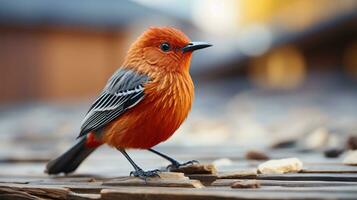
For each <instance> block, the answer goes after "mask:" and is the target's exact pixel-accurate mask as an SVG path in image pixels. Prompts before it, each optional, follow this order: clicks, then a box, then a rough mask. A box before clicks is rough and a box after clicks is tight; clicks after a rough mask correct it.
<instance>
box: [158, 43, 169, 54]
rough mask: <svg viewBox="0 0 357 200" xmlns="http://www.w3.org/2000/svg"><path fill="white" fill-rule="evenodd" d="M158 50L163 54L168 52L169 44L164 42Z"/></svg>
mask: <svg viewBox="0 0 357 200" xmlns="http://www.w3.org/2000/svg"><path fill="white" fill-rule="evenodd" d="M160 49H161V50H162V51H164V52H168V51H170V44H169V43H167V42H164V43H162V44H161V45H160Z"/></svg>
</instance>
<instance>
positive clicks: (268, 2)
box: [0, 0, 357, 159]
mask: <svg viewBox="0 0 357 200" xmlns="http://www.w3.org/2000/svg"><path fill="white" fill-rule="evenodd" d="M150 26H173V27H176V28H179V29H181V30H182V31H183V32H185V33H186V34H187V35H188V36H189V37H190V38H191V39H192V40H201V41H207V42H210V43H212V44H214V46H213V47H212V48H209V49H205V50H202V51H200V52H197V53H195V54H194V56H193V61H192V65H191V74H192V76H193V79H194V82H195V87H196V93H195V95H196V100H195V103H194V106H193V110H192V113H191V114H190V116H189V118H188V119H187V120H186V122H185V123H184V125H183V126H182V127H181V128H180V129H179V130H178V131H177V133H176V134H175V135H174V136H173V137H172V138H171V139H170V140H169V141H167V142H165V143H163V144H160V145H159V146H163V147H165V146H167V147H182V146H190V147H200V146H220V145H225V146H231V147H232V151H233V149H246V148H265V147H271V146H274V145H279V144H291V142H292V141H293V142H296V141H297V143H298V144H302V145H303V148H308V149H311V148H329V147H341V145H343V144H344V142H345V139H346V138H348V137H349V136H351V135H357V1H355V0H342V1H340V0H195V1H190V0H165V1H164V0H132V1H117V0H101V1H99V0H63V1H51V0H0V72H1V73H0V158H4V159H5V158H7V159H18V158H29V157H31V155H33V152H36V156H37V157H36V158H43V159H48V158H50V157H52V156H54V155H58V154H59V153H60V152H62V151H64V150H65V149H66V148H68V147H69V145H71V144H72V143H73V141H74V139H75V137H76V136H77V135H78V132H79V128H80V124H81V120H82V119H83V117H84V115H85V113H86V111H87V109H88V108H89V106H90V104H91V103H92V101H93V100H94V99H95V97H96V96H97V95H98V93H99V92H100V90H101V89H102V87H103V86H104V84H105V82H106V80H107V79H108V77H109V76H110V75H111V74H112V73H113V72H114V71H115V70H116V69H117V67H118V66H120V65H121V63H122V61H123V57H124V55H125V53H126V51H127V49H128V47H129V45H130V44H131V43H132V42H133V41H134V40H135V39H136V37H138V36H139V35H140V34H141V33H142V32H143V31H144V30H146V29H147V28H148V27H150ZM103 151H104V150H103ZM108 152H111V153H112V154H115V155H117V152H115V151H113V150H108Z"/></svg>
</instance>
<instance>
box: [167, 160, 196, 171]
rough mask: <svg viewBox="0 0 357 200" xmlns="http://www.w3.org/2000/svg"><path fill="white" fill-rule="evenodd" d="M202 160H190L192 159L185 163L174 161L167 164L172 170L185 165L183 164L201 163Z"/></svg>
mask: <svg viewBox="0 0 357 200" xmlns="http://www.w3.org/2000/svg"><path fill="white" fill-rule="evenodd" d="M199 163H200V162H198V161H197V160H190V161H187V162H184V163H179V162H177V163H172V164H171V165H169V166H167V167H166V169H168V170H169V171H170V170H172V169H178V168H180V167H183V166H187V165H193V164H199Z"/></svg>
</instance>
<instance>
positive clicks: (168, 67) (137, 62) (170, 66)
mask: <svg viewBox="0 0 357 200" xmlns="http://www.w3.org/2000/svg"><path fill="white" fill-rule="evenodd" d="M209 46H211V45H210V44H208V43H205V42H191V41H190V39H189V38H188V37H187V36H186V35H185V34H184V33H183V32H181V31H180V30H177V29H174V28H170V27H160V28H156V27H155V28H150V29H148V30H147V31H145V32H144V33H143V34H142V35H141V36H140V37H139V38H138V39H137V40H136V41H135V42H134V43H133V45H132V46H131V47H130V49H129V52H128V55H127V57H126V59H125V65H126V66H131V67H135V66H137V67H140V66H149V67H150V68H152V69H154V70H160V71H162V70H164V71H186V72H187V71H188V70H189V66H190V60H191V56H192V52H193V51H195V50H198V49H203V48H206V47H209Z"/></svg>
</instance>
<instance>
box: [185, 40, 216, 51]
mask: <svg viewBox="0 0 357 200" xmlns="http://www.w3.org/2000/svg"><path fill="white" fill-rule="evenodd" d="M210 46H212V44H208V43H206V42H190V43H188V44H187V45H186V46H184V47H183V48H182V51H183V52H190V51H195V50H198V49H203V48H207V47H210Z"/></svg>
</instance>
